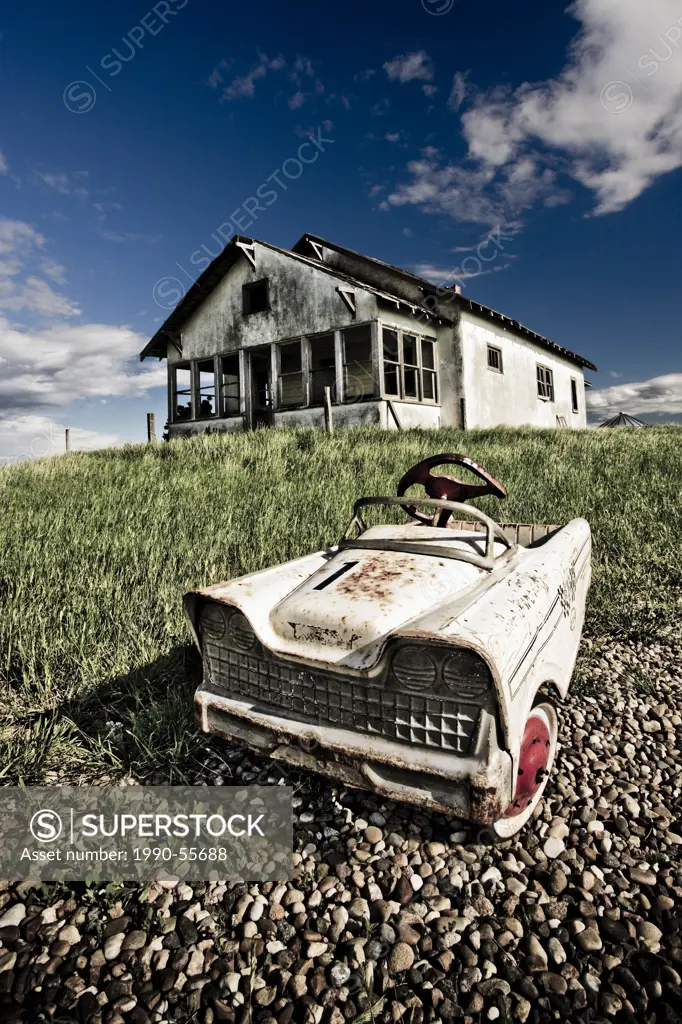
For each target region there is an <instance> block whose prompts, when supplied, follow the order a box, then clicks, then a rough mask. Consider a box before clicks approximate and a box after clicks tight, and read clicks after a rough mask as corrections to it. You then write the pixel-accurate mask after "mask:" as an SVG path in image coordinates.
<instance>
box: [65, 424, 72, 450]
mask: <svg viewBox="0 0 682 1024" xmlns="http://www.w3.org/2000/svg"><path fill="white" fill-rule="evenodd" d="M64 442H65V444H66V451H67V452H70V451H71V431H70V430H69V428H68V427H67V428H66V430H65V431H64Z"/></svg>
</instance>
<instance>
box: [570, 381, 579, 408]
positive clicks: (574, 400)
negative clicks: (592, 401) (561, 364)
mask: <svg viewBox="0 0 682 1024" xmlns="http://www.w3.org/2000/svg"><path fill="white" fill-rule="evenodd" d="M571 409H572V411H573V412H580V406H579V405H578V382H577V380H576V379H575V377H571Z"/></svg>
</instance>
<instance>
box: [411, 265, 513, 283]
mask: <svg viewBox="0 0 682 1024" xmlns="http://www.w3.org/2000/svg"><path fill="white" fill-rule="evenodd" d="M477 262H478V264H479V266H480V267H481V269H480V270H465V269H463V268H462V267H449V268H446V267H436V266H434V265H433V264H432V263H415V264H414V266H413V267H412V270H413V272H414V273H415V274H416V275H417V277H423V278H424V280H426V281H431V282H432V283H433V284H439V285H444V284H449V285H450V286H454V285H455V284H459V283H461V282H462V281H468V280H469V279H470V278H472V277H485V276H486V274H496V273H498V272H499V271H500V270H506V269H507V267H508V266H509V263H498V264H496V265H495V266H494V267H485V268H484V267H483V266H482V264H481V262H480V260H478V261H477Z"/></svg>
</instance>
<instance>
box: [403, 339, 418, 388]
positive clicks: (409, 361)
mask: <svg viewBox="0 0 682 1024" xmlns="http://www.w3.org/2000/svg"><path fill="white" fill-rule="evenodd" d="M417 348H418V342H417V339H416V337H415V336H414V334H403V364H404V365H403V385H404V387H403V392H404V395H405V398H416V399H418V398H419V357H418V355H417Z"/></svg>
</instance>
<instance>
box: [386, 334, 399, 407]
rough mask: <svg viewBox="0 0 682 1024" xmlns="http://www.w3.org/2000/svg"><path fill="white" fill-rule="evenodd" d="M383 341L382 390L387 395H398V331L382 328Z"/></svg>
mask: <svg viewBox="0 0 682 1024" xmlns="http://www.w3.org/2000/svg"><path fill="white" fill-rule="evenodd" d="M381 336H382V338H383V343H384V391H385V392H386V394H387V395H397V396H398V397H400V346H399V344H398V332H397V331H393V330H391V329H390V328H388V327H384V328H382V331H381Z"/></svg>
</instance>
